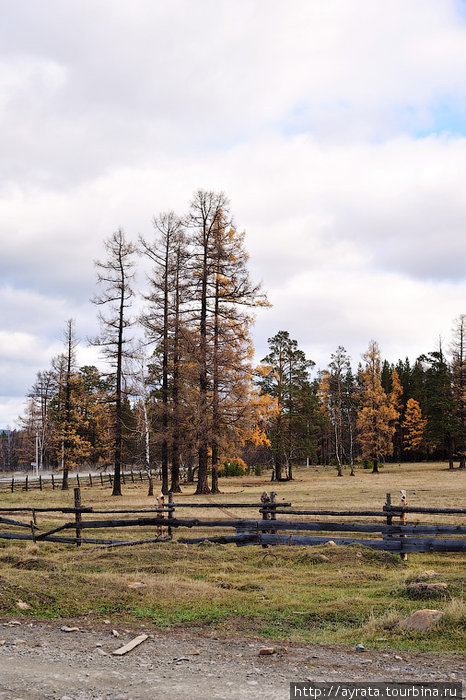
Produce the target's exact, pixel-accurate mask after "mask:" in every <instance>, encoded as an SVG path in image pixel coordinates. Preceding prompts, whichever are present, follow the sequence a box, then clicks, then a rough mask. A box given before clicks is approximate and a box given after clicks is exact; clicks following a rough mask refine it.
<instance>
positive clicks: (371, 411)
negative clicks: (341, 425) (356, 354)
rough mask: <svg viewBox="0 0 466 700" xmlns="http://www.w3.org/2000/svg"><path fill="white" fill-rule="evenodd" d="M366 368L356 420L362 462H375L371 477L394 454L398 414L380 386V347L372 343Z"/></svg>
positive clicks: (367, 355)
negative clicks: (368, 460)
mask: <svg viewBox="0 0 466 700" xmlns="http://www.w3.org/2000/svg"><path fill="white" fill-rule="evenodd" d="M362 357H363V360H364V363H365V366H364V367H363V369H362V370H361V372H360V381H361V384H362V389H361V403H360V407H359V411H358V417H357V428H358V441H359V445H360V447H361V453H362V457H363V459H370V460H371V461H372V473H377V472H378V471H379V469H378V464H379V461H381V460H382V459H383V458H384V457H385V456H386V455H391V454H392V452H393V441H392V440H393V434H394V432H395V422H396V420H397V419H398V413H397V411H396V409H395V408H394V407H393V404H392V403H391V401H390V398H389V396H387V394H386V393H385V391H384V389H383V387H382V382H381V359H380V350H379V347H378V345H377V343H376V342H375V341H374V340H371V342H370V343H369V347H368V349H367V351H366V352H365V353H364V354H363V356H362Z"/></svg>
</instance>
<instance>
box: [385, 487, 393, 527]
mask: <svg viewBox="0 0 466 700" xmlns="http://www.w3.org/2000/svg"><path fill="white" fill-rule="evenodd" d="M385 505H386V506H388V507H390V506H391V505H392V494H391V493H387V496H386V500H385ZM392 519H393V515H392V514H391V511H390V510H387V525H391V524H392Z"/></svg>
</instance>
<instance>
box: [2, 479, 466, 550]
mask: <svg viewBox="0 0 466 700" xmlns="http://www.w3.org/2000/svg"><path fill="white" fill-rule="evenodd" d="M401 493H402V500H401V505H400V506H395V505H392V503H391V495H390V494H387V497H386V502H385V504H384V505H383V506H382V508H381V509H380V510H354V511H350V510H328V509H320V510H319V509H312V510H298V509H292V508H291V503H286V502H278V501H277V498H276V494H275V493H274V492H271V493H270V494H267V493H265V492H264V493H263V494H262V496H261V499H260V502H255V503H212V502H208V503H199V502H196V503H190V502H188V501H184V502H183V501H180V502H174V500H173V495H172V494H171V493H170V494H168V499H167V500H165V497H164V496H163V495H162V494H161V495H160V496H159V497H158V498H157V505H156V506H154V507H153V508H141V509H130V508H120V509H109V510H102V509H94V508H92V507H86V506H84V505H83V504H82V503H81V490H80V488H78V487H76V488H75V489H74V507H71V506H67V507H61V508H60V507H50V508H47V507H39V508H34V507H30V506H24V507H5V508H2V507H0V513H2V514H3V515H0V526H1V528H2V529H4V528H7V527H8V530H5V531H3V532H0V539H7V540H14V539H16V540H33V541H34V542H36V543H40V542H60V543H65V544H75V545H77V546H81V545H82V544H94V545H104V546H133V545H136V544H144V543H151V542H167V541H170V540H171V539H172V538H173V531H174V530H178V529H188V530H205V531H207V533H209V534H207V535H206V534H204V533H200V535H199V536H196V537H190V538H186V537H182V538H180V539H178V541H179V542H180V543H184V544H199V543H201V542H205V541H207V542H211V543H213V544H229V543H234V544H236V545H237V546H245V545H259V546H262V547H263V548H266V547H269V546H274V545H288V546H298V545H301V546H302V545H305V546H316V545H320V544H325V543H328V542H329V541H333V542H334V543H335V544H338V545H350V544H357V545H364V546H366V547H370V548H372V549H377V550H385V551H388V552H393V553H399V554H400V555H401V556H403V558H406V555H407V553H408V552H465V551H466V538H465V535H466V525H460V524H443V523H439V524H437V523H425V524H424V523H417V522H416V523H409V524H408V522H407V514H409V513H411V514H412V513H417V514H428V515H430V516H432V515H439V516H442V517H443V516H445V515H456V516H460V517H461V516H462V515H464V514H465V513H466V508H424V507H408V506H407V505H406V494H405V492H401ZM192 508H196V509H198V508H202V509H212V508H217V509H220V510H225V509H226V508H229V509H236V508H238V509H252V510H256V512H257V511H259V515H260V519H251V518H248V519H246V518H235V517H231V518H230V519H226V518H221V519H215V518H210V519H205V518H204V519H202V518H180V517H175V511H177V510H179V509H192ZM17 513H26V514H27V517H29V518H30V517H32V519H29V520H27V521H25V520H24V519H20V518H21V516H18V515H15V516H14V517H11V515H13V514H17ZM46 513H54V514H60V513H61V514H63V515H68V516H74V519H73V520H71V519H68V520H67V521H65V522H62V523H60V524H56V525H55V526H54V527H50V526H49V527H48V528H46V529H44V528H43V527H40V526H39V525H38V522H37V516H38V514H41V515H42V516H43V515H45V514H46ZM5 514H6V515H5ZM122 515H123V516H125V515H126V516H128V515H129V516H138V517H126V518H120V517H113V516H122ZM278 515H282V516H286V518H285V519H277V516H278ZM84 516H85V517H84ZM92 516H94V517H92ZM95 516H107V517H97V518H96V517H95ZM109 516H110V517H109ZM292 516H301V517H302V516H308V517H309V516H314V517H315V516H317V517H318V518H319V519H318V520H309V519H306V520H303V519H292ZM324 516H325V517H328V516H330V517H332V518H335V517H338V518H344V520H339V521H338V522H335V521H333V520H330V521H329V520H322V518H323V517H324ZM366 517H377V518H384V519H385V522H383V521H382V522H381V521H380V520H379V522H370V523H368V522H355V521H354V518H366ZM348 518H353V522H351V521H348ZM395 519H399V520H395ZM394 520H395V522H394ZM10 528H11V529H10ZM124 528H128V529H131V530H132V531H133V532H134V530H136V531H137V530H138V529H139V528H146V529H150V530H151V533H150V534H151V535H153V536H150V537H147V536H145V537H144V538H140V539H112V538H111V537H107V536H104V537H101V536H99V537H86V536H84V535H83V533H84V532H85V531H86V530H99V529H100V530H106V531H107V530H113V529H117V530H120V531H121V529H124ZM18 529H19V531H18ZM224 529H230V530H234V534H217V533H215V532H213V531H215V530H217V531H220V532H221V531H222V530H224ZM24 530H28V532H25V531H24ZM66 530H71V531H74V534H73V535H70V534H65V531H66ZM59 533H60V534H59ZM103 534H104V535H106V534H107V533H103ZM145 534H146V535H147V533H145ZM353 535H357V536H356V537H354V536H353ZM377 536H379V538H377Z"/></svg>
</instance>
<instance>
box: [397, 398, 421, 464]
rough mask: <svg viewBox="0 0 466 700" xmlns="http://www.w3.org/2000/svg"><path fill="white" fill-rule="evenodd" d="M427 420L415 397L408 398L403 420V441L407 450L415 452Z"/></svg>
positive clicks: (418, 446)
mask: <svg viewBox="0 0 466 700" xmlns="http://www.w3.org/2000/svg"><path fill="white" fill-rule="evenodd" d="M426 424H427V421H426V420H425V419H424V418H423V417H422V410H421V407H420V405H419V403H418V402H417V401H416V399H408V401H407V404H406V412H405V417H404V420H403V423H402V425H403V431H404V434H403V443H404V448H405V450H407V451H408V452H417V451H418V450H419V448H420V446H421V444H422V440H423V437H424V431H425V427H426Z"/></svg>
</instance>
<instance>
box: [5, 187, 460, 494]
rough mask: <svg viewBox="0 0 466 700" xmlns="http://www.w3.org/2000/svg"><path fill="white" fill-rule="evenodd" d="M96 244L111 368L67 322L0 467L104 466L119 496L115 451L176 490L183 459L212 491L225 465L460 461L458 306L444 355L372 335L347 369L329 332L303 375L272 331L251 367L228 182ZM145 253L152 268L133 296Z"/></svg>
mask: <svg viewBox="0 0 466 700" xmlns="http://www.w3.org/2000/svg"><path fill="white" fill-rule="evenodd" d="M105 254H106V257H105V259H104V260H102V261H98V262H97V263H96V269H97V293H96V294H95V296H94V298H93V302H94V303H95V305H96V307H97V309H98V317H99V323H100V333H99V335H98V336H97V337H96V338H94V339H92V341H91V342H92V343H93V344H94V345H96V346H98V347H99V348H100V349H101V352H102V355H103V357H104V359H105V361H106V363H105V364H106V369H105V371H103V370H98V369H97V368H96V367H94V366H82V367H79V366H77V361H76V346H77V340H76V335H75V328H74V323H73V321H71V320H70V321H68V322H67V324H66V328H65V332H64V347H63V352H62V353H61V354H60V355H59V356H58V357H56V358H53V360H52V362H51V366H50V367H49V368H48V369H47V370H43V371H40V372H39V373H38V374H37V377H36V381H35V383H34V385H33V386H32V387H31V391H30V392H29V397H28V404H27V408H26V411H25V414H24V416H23V417H22V419H21V426H20V428H19V429H18V430H14V431H7V432H5V433H3V434H2V435H0V469H9V470H10V469H16V468H18V467H19V468H21V467H25V466H29V465H30V464H31V463H35V464H37V466H38V468H53V469H60V470H61V472H62V474H63V477H62V486H63V488H67V486H68V473H69V470H70V469H73V468H76V467H78V468H79V467H82V466H83V465H93V466H99V467H109V468H111V469H112V470H113V471H114V480H113V494H114V495H120V494H121V479H120V475H121V470H122V468H123V467H124V465H131V466H133V465H134V466H136V465H137V466H139V467H143V468H144V469H146V470H147V472H148V474H149V476H150V475H151V474H152V471H153V469H154V467H157V468H160V470H161V475H162V490H163V492H164V493H166V492H168V491H169V490H171V491H174V492H177V491H180V488H181V486H180V482H181V478H180V475H181V471H182V470H183V472H184V473H186V474H187V478H188V480H189V481H194V480H196V482H197V490H196V492H197V493H208V492H213V493H215V492H218V490H219V485H218V477H219V474H220V473H222V471H223V472H224V473H225V472H227V473H228V470H230V471H231V468H232V467H236V468H237V469H239V470H241V469H243V468H245V467H256V468H261V467H264V466H265V467H267V466H268V467H271V474H272V478H273V479H275V480H277V481H279V480H283V479H292V478H293V467H294V465H297V464H304V463H307V464H311V463H316V462H320V463H325V464H334V465H335V467H336V469H337V473H338V475H340V476H342V475H343V473H344V467H345V466H346V465H348V469H349V473H350V474H351V475H354V473H355V465H356V463H357V462H360V461H362V462H363V463H364V464H365V465H366V466H370V467H371V468H372V470H373V471H374V472H376V471H377V470H378V468H379V465H380V464H381V463H383V462H384V461H386V460H390V459H395V460H402V459H403V460H404V459H407V458H408V459H409V458H411V459H421V458H436V459H437V458H438V459H445V458H446V459H448V460H449V462H450V466H451V468H453V460H454V459H455V458H456V459H458V460H459V466H460V467H461V468H464V467H465V456H464V455H465V447H464V443H465V416H464V410H465V376H466V375H465V362H466V359H465V357H464V331H465V319H466V317H464V316H461V317H460V318H459V319H458V320H457V321H456V322H455V328H454V334H453V339H452V345H451V348H450V350H451V352H450V353H449V356H448V358H447V357H446V356H445V354H444V352H443V350H442V348H441V347H439V348H438V349H436V350H435V351H432V352H430V353H428V354H426V355H422V356H421V357H419V358H418V359H417V360H416V361H415V362H414V364H412V365H411V364H410V362H409V360H408V359H406V360H400V361H398V362H397V363H396V364H389V363H388V362H387V361H382V359H381V355H380V350H379V348H378V345H377V343H376V342H375V341H371V342H370V344H369V347H368V349H367V351H366V352H365V353H364V354H363V356H362V360H363V361H362V363H360V364H359V365H358V367H357V369H356V370H353V369H352V363H351V358H350V357H349V356H348V353H347V352H346V350H345V349H344V347H342V346H340V347H338V348H337V349H336V351H335V352H334V353H333V354H332V355H331V358H330V362H329V365H328V367H327V368H326V369H324V370H321V371H318V372H316V373H315V376H313V375H312V370H313V368H314V367H315V366H314V362H313V361H312V360H310V359H308V358H307V357H306V355H305V353H304V351H303V350H302V349H300V348H299V347H298V343H297V341H296V340H294V339H292V338H291V337H290V335H289V333H288V332H287V331H279V332H278V333H277V334H276V335H275V336H273V337H272V338H269V341H268V343H269V352H268V354H267V355H266V357H264V358H263V359H262V361H261V362H260V364H259V365H258V366H257V367H254V366H253V347H252V342H251V335H250V334H251V328H252V324H253V320H254V317H253V314H254V309H255V308H257V307H261V306H262V307H263V306H269V303H268V301H267V297H266V295H265V293H264V292H263V291H262V289H261V287H260V285H258V284H255V283H254V282H252V281H251V279H250V275H249V271H248V267H247V261H248V257H247V254H246V251H245V248H244V233H242V232H240V231H238V229H237V228H236V226H235V225H234V222H233V219H232V215H231V208H230V203H229V201H228V199H227V198H226V196H225V195H224V194H223V193H215V192H207V191H203V190H199V191H198V192H196V193H195V195H194V197H193V199H192V201H191V203H190V205H189V209H188V212H187V213H186V214H184V215H182V216H180V215H177V214H175V213H174V212H166V213H162V214H160V215H159V216H157V217H155V218H154V220H153V233H152V235H151V237H150V238H145V237H142V236H141V237H140V238H139V240H138V242H137V243H134V242H131V241H129V240H128V239H127V238H126V235H125V233H124V231H123V230H122V229H119V230H118V231H116V232H115V233H114V234H113V235H112V236H110V237H109V239H108V240H107V241H106V242H105ZM140 259H144V260H145V261H146V263H147V265H148V269H149V273H148V275H147V279H146V285H145V289H144V293H143V295H142V300H141V299H139V300H138V303H137V307H138V308H136V305H135V303H134V302H135V300H136V296H135V293H134V289H133V285H134V275H135V271H136V268H137V263H138V261H139V260H140ZM141 301H142V303H141ZM138 328H141V329H143V334H142V335H141V334H140V333H139V339H138V340H137V336H138V331H137V329H138ZM209 477H210V482H209Z"/></svg>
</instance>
